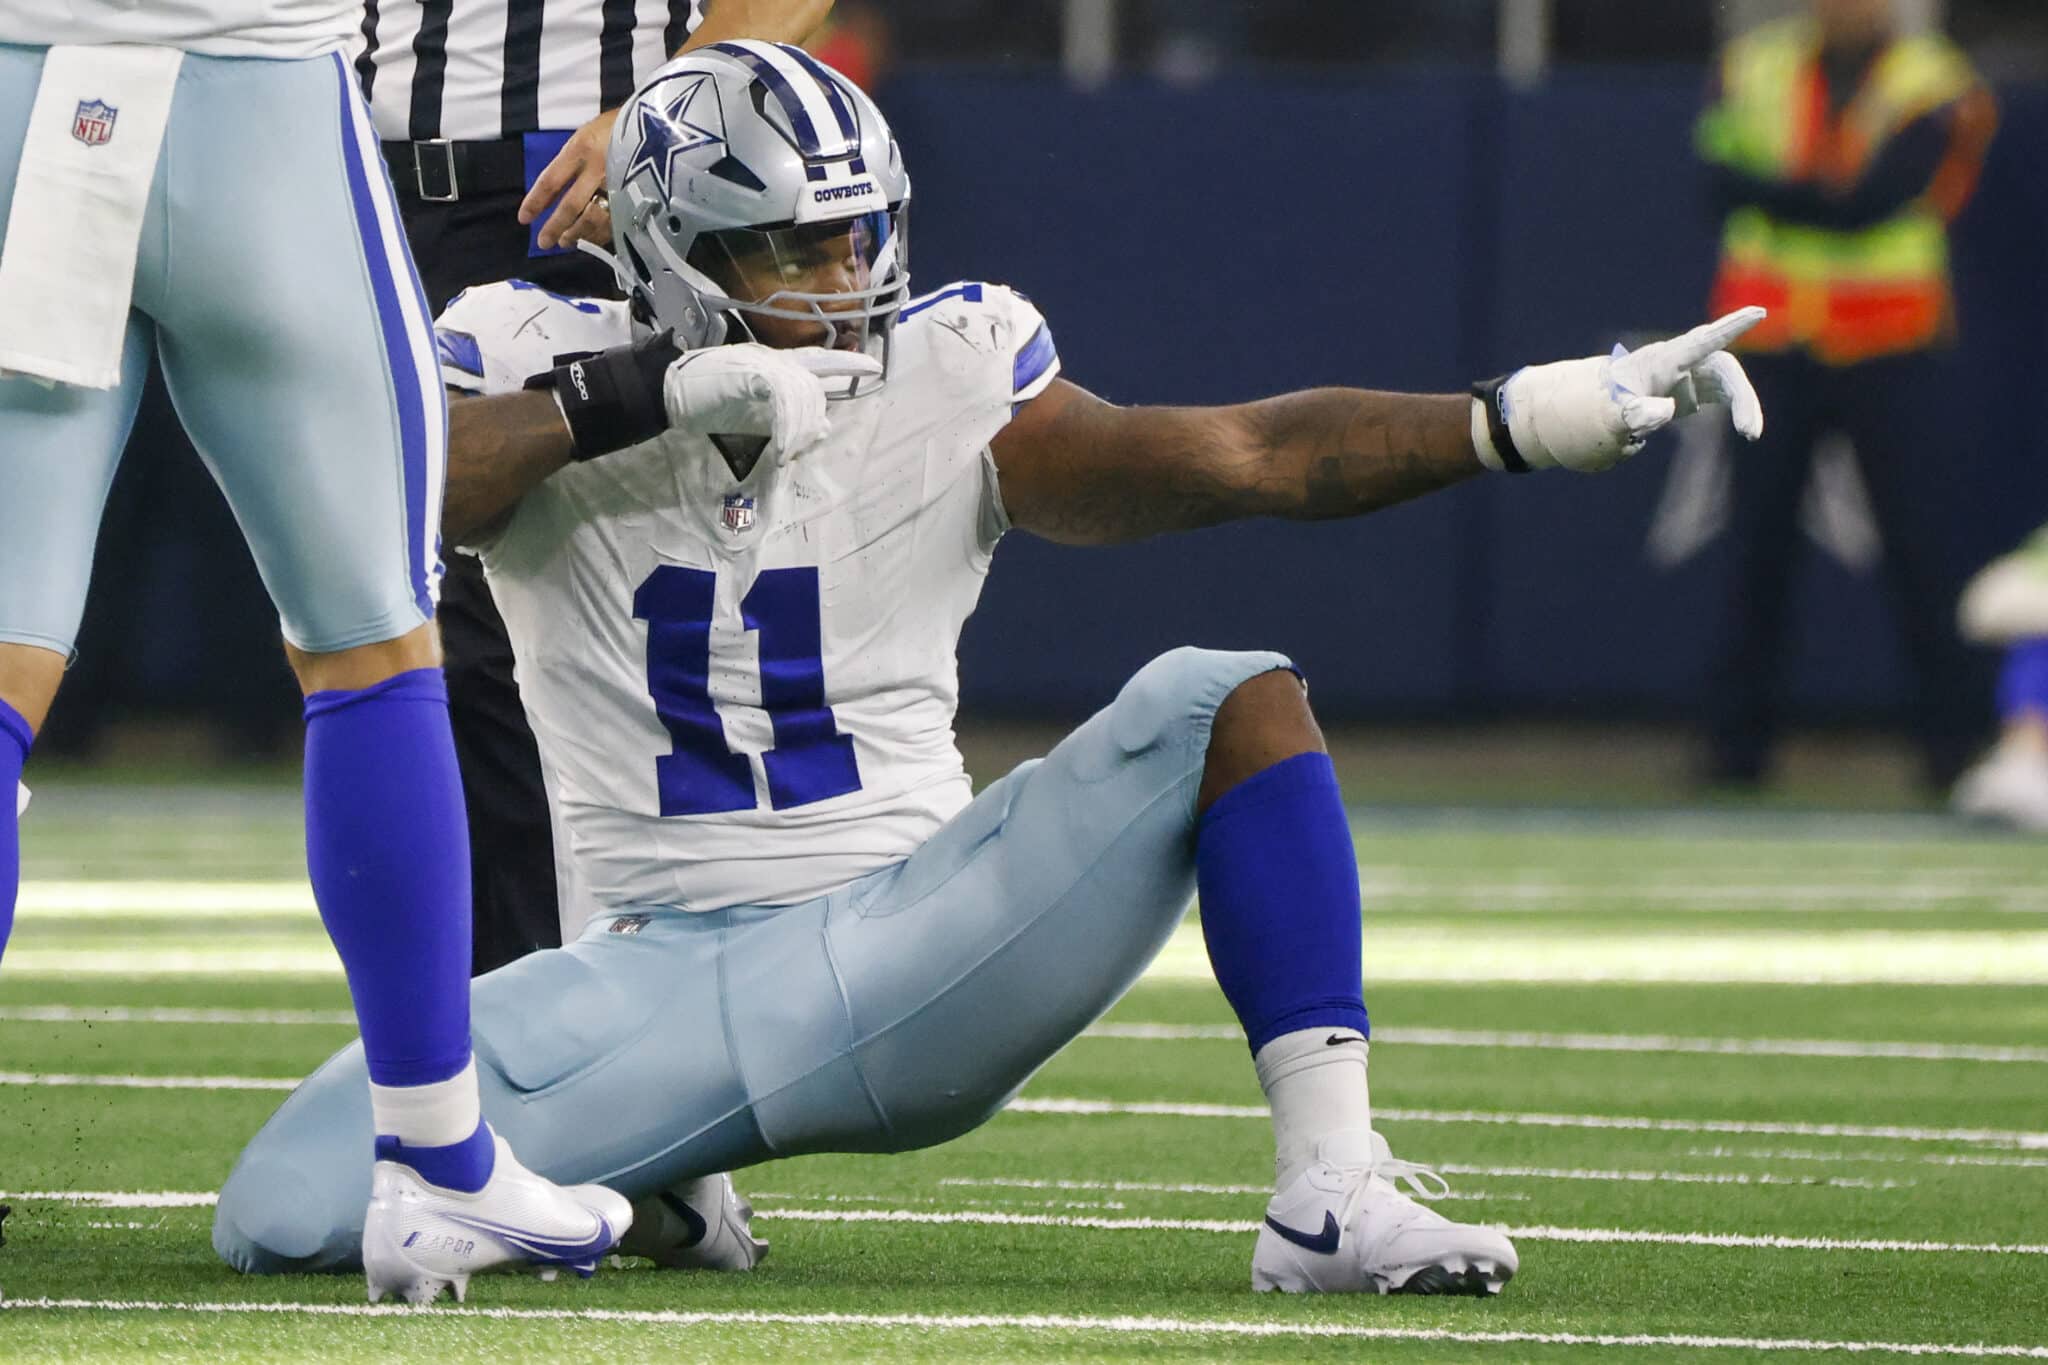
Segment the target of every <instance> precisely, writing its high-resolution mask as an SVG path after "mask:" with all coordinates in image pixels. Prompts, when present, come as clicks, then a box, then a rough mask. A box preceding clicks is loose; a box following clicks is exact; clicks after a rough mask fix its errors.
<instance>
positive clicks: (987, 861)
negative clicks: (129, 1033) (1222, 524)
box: [213, 649, 1291, 1274]
mask: <svg viewBox="0 0 2048 1365" xmlns="http://www.w3.org/2000/svg"><path fill="white" fill-rule="evenodd" d="M1290 666H1291V665H1290V664H1289V663H1288V661H1287V660H1286V659H1285V658H1283V657H1282V656H1280V655H1278V654H1265V653H1218V652H1214V651H1209V650H1200V649H1180V650H1175V651H1174V652H1172V653H1170V654H1166V655H1163V656H1161V657H1160V658H1158V659H1155V660H1153V661H1152V662H1151V663H1150V664H1148V665H1146V666H1145V668H1144V669H1142V670H1141V671H1140V672H1139V673H1138V674H1137V676H1136V677H1134V678H1132V679H1131V681H1130V682H1129V683H1128V684H1126V685H1125V687H1124V689H1123V691H1122V692H1121V693H1119V694H1118V696H1117V698H1116V700H1115V701H1114V702H1112V703H1111V704H1110V705H1109V706H1108V707H1107V708H1105V709H1104V710H1102V711H1100V712H1098V713H1097V714H1096V715H1095V716H1094V717H1093V718H1092V719H1090V720H1089V721H1088V722H1087V723H1086V724H1084V725H1083V726H1082V727H1081V728H1080V729H1078V730H1076V731H1075V732H1074V733H1073V734H1071V735H1069V736H1068V737H1067V738H1066V739H1065V740H1063V741H1061V743H1060V744H1059V745H1058V746H1057V747H1055V748H1054V749H1053V751H1052V752H1051V753H1050V754H1048V755H1047V756H1046V757H1045V758H1043V759H1034V760H1032V761H1030V762H1028V763H1025V764H1022V765H1021V766H1019V767H1018V768H1017V769H1016V770H1015V771H1014V772H1012V773H1010V774H1009V775H1008V776H1007V777H1005V778H1003V779H1002V780H1001V781H1000V782H997V783H996V784H995V785H993V786H991V787H989V788H988V789H986V790H985V791H983V792H982V793H981V794H980V795H979V796H978V797H976V798H975V800H974V802H973V804H971V805H970V806H968V807H967V809H966V810H964V811H962V812H961V813H960V814H959V815H958V816H957V817H955V818H954V819H953V820H952V821H950V822H948V823H947V824H946V825H945V826H944V827H943V828H942V829H941V830H940V831H939V832H938V834H936V835H935V836H933V838H932V839H931V841H930V842H929V843H927V844H925V845H924V847H922V848H920V849H919V850H918V851H917V852H916V853H914V854H912V855H911V856H910V858H908V859H907V860H905V861H904V862H901V863H899V864H897V865H896V866H894V867H891V868H887V869H885V870H883V871H880V872H876V873H873V874H871V875H869V876H867V877H864V878H862V879H861V880H859V881H856V882H854V883H852V884H850V885H848V886H844V887H841V888H840V889H839V890H837V891H834V892H832V893H830V894H829V895H825V896H822V897H819V898H818V899H816V900H812V901H807V902H804V903H803V904H801V905H791V906H785V907H781V908H761V907H738V908H733V909H726V910H718V911H711V912H708V913H688V912H683V911H676V910H663V909H658V908H653V907H649V908H647V909H645V910H642V911H639V912H635V913H622V912H620V911H617V910H613V911H610V912H608V913H605V914H600V915H599V916H597V917H596V918H595V919H594V920H592V921H591V923H590V924H589V925H588V926H587V927H586V928H585V930H584V932H583V935H582V937H581V938H579V939H578V940H577V941H576V942H574V943H572V944H570V945H569V946H567V947H565V948H560V949H554V950H551V951H546V952H539V953H535V954H533V955H532V956H530V957H526V958H522V959H521V960H519V961H518V962H515V963H513V964H512V965H510V966H508V967H504V968H501V969H500V970H498V971H495V972H492V973H491V974H490V975H488V976H485V977H482V978H480V979H479V980H478V981H477V982H476V984H475V987H474V993H473V996H472V999H473V1001H474V1008H473V1019H474V1027H475V1034H476V1054H477V1070H478V1074H479V1077H480V1079H481V1081H482V1089H483V1106H484V1115H485V1117H486V1118H488V1119H489V1120H490V1122H491V1125H492V1127H494V1128H495V1129H496V1130H497V1131H498V1132H499V1133H501V1134H502V1135H503V1136H504V1137H505V1138H506V1139H507V1140H508V1141H509V1142H510V1143H511V1144H512V1148H513V1150H514V1151H515V1152H517V1153H518V1154H519V1157H520V1159H521V1160H522V1161H524V1162H525V1163H526V1164H527V1165H529V1166H531V1167H532V1168H533V1169H535V1170H537V1171H540V1172H541V1173H543V1174H545V1175H547V1176H549V1177H551V1178H553V1179H555V1180H559V1181H564V1182H580V1181H602V1182H603V1183H605V1184H607V1185H610V1186H613V1187H614V1188H616V1189H618V1190H619V1191H621V1192H622V1193H624V1194H627V1195H629V1196H633V1197H638V1196H640V1195H644V1194H648V1193H651V1192H653V1191H656V1190H659V1189H663V1188H666V1187H667V1186H669V1185H672V1184H674V1183H675V1182H677V1181H679V1180H682V1179H684V1178H687V1177H691V1176H696V1175H702V1174H705V1173H708V1172H712V1171H720V1170H731V1169H734V1168H736V1167H740V1166H746V1165H750V1164H752V1163H754V1162H759V1161H766V1160H769V1159H770V1158H773V1157H781V1156H794V1155H796V1154H798V1153H802V1152H821V1151H834V1152H896V1151H906V1150H909V1149H911V1148H915V1147H926V1146H930V1145H931V1144H933V1143H937V1142H944V1141H946V1140H947V1139H949V1138H953V1137H957V1136H959V1135H960V1134H962V1133H965V1132H967V1131H968V1130H969V1129H971V1128H974V1127H976V1126H978V1125H979V1124H981V1123H982V1122H983V1121H985V1120H986V1119H988V1118H989V1117H990V1116H991V1115H993V1114H994V1113H995V1112H996V1111H997V1110H999V1109H1001V1108H1002V1107H1003V1105H1004V1104H1005V1103H1006V1102H1007V1101H1008V1100H1009V1098H1010V1096H1012V1095H1014V1094H1015V1093H1016V1092H1017V1090H1018V1089H1019V1088H1020V1087H1021V1086H1023V1084H1024V1082H1025V1081H1026V1080H1027V1079H1029V1078H1030V1076H1031V1073H1032V1072H1034V1071H1036V1070H1037V1069H1038V1068H1039V1067H1040V1066H1042V1065H1043V1064H1044V1063H1045V1062H1046V1061H1047V1060H1048V1059H1049V1058H1050V1057H1051V1056H1052V1055H1053V1054H1054V1053H1055V1052H1057V1051H1058V1050H1059V1049H1060V1048H1061V1047H1063V1046H1065V1045H1066V1044H1067V1042H1068V1041H1070V1040H1071V1039H1073V1038H1074V1037H1075V1036H1076V1035H1078V1034H1079V1033H1080V1032H1081V1030H1083V1029H1084V1028H1086V1027H1087V1026H1088V1025H1089V1024H1090V1023H1091V1022H1093V1021H1094V1020H1095V1019H1096V1018H1098V1017H1099V1016H1100V1015H1101V1014H1102V1013H1103V1011H1105V1010H1107V1009H1108V1008H1109V1007H1110V1006H1111V1005H1112V1004H1114V1003H1115V1002H1116V1000H1117V998H1118V997H1119V996H1121V995H1122V994H1123V993H1124V991H1126V990H1127V989H1129V987H1130V985H1131V983H1132V982H1133V981H1135V980H1137V978H1138V976H1139V974H1140V973H1141V972H1143V971H1144V970H1145V967H1146V964H1148V963H1149V962H1151V960H1152V959H1153V957H1154V956H1156V955H1157V954H1158V952H1159V950H1160V948H1161V947H1163V946H1164V945H1165V943H1166V941H1167V938H1168V937H1169V936H1170V935H1171V934H1172V933H1173V931H1174V928H1175V926H1176V925H1178V924H1179V923H1180V920H1181V916H1182V914H1183V913H1184V912H1185V911H1186V909H1187V905H1188V900H1189V897H1190V896H1191V895H1192V894H1193V892H1194V885H1195V797H1196V792H1197V790H1198V788H1199V787H1200V785H1201V780H1202V767H1203V763H1204V760H1205V758H1206V755H1207V753H1208V745H1209V728H1210V724H1211V722H1212V721H1213V720H1214V719H1215V715H1216V709H1217V708H1218V707H1219V706H1221V705H1222V704H1223V700H1224V698H1225V697H1227V696H1229V695H1230V693H1231V692H1232V691H1234V690H1235V689H1236V688H1237V687H1238V685H1239V684H1241V683H1243V682H1245V681H1247V680H1249V679H1251V678H1253V677H1256V676H1258V675H1260V674H1262V673H1266V672H1270V671H1272V670H1274V669H1279V668H1287V667H1290ZM366 1079H367V1078H366V1075H365V1072H364V1069H363V1052H362V1046H361V1045H360V1044H351V1045H350V1046H348V1047H346V1048H344V1049H343V1050H342V1051H341V1052H339V1053H337V1054H336V1055H335V1056H334V1057H333V1058H332V1059H331V1060H329V1061H328V1062H327V1064H326V1065H325V1066H323V1067H321V1068H320V1070H319V1071H317V1072H315V1073H314V1074H313V1075H312V1076H311V1077H310V1078H308V1079H307V1080H306V1082H305V1083H304V1084H303V1085H301V1086H300V1087H299V1088H298V1090H296V1091H295V1092H293V1094H292V1096H291V1097H290V1098H289V1099H287V1100H286V1101H285V1103H284V1106H283V1107H282V1108H281V1109H279V1110H278V1112H277V1113H276V1115H274V1116H273V1117H272V1118H271V1120H270V1122H269V1123H267V1124H266V1125H264V1127H263V1130H262V1131H261V1132H259V1133H258V1134H257V1135H256V1137H255V1139H254V1140H253V1141H251V1142H250V1144H249V1146H248V1149H247V1150H246V1151H244V1152H243V1153H242V1157H241V1160H240V1161H239V1162H238V1163H237V1164H236V1166H235V1169H234V1172H233V1173H232V1174H231V1175H230V1176H229V1177H228V1182H227V1186H226V1188H225V1189H223V1190H222V1191H221V1196H220V1205H219V1208H218V1210H217V1211H216V1214H215V1218H214V1226H213V1245H214V1249H215V1250H216V1251H218V1252H219V1253H220V1255H221V1257H222V1259H224V1260H225V1261H227V1263H228V1264H229V1265H231V1266H234V1267H235V1268H236V1269H238V1270H244V1271H251V1272H256V1273H262V1274H268V1273H277V1272H284V1271H299V1270H329V1269H344V1268H349V1267H352V1266H354V1265H356V1264H358V1256H359V1249H360V1245H361V1241H362V1229H363V1212H364V1209H365V1208H366V1206H367V1205H368V1203H369V1197H370V1149H371V1141H370V1140H371V1136H372V1134H371V1132H370V1103H369V1094H368V1091H367V1089H366V1086H365V1082H366Z"/></svg>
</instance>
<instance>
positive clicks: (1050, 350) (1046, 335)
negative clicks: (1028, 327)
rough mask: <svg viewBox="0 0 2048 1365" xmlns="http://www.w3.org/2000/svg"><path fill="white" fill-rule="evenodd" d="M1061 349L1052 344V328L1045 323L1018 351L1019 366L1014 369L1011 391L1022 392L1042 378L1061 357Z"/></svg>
mask: <svg viewBox="0 0 2048 1365" xmlns="http://www.w3.org/2000/svg"><path fill="white" fill-rule="evenodd" d="M1059 358H1060V357H1059V351H1058V350H1056V349H1055V348H1054V346H1053V344H1052V329H1051V328H1050V327H1048V326H1046V325H1045V324H1044V323H1042V322H1041V323H1039V324H1038V330H1037V331H1035V332H1033V333H1032V334H1031V340H1029V341H1027V342H1025V343H1024V349H1023V350H1021V351H1019V352H1017V366H1016V369H1015V370H1014V371H1012V378H1011V384H1010V391H1011V392H1012V393H1022V392H1023V391H1024V390H1025V389H1027V388H1030V387H1031V386H1032V385H1033V384H1035V383H1037V382H1038V381H1039V380H1040V379H1042V378H1044V377H1045V372H1046V371H1047V370H1049V369H1051V368H1052V367H1053V363H1054V362H1055V361H1057V360H1058V359H1059Z"/></svg>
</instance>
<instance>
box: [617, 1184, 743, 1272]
mask: <svg viewBox="0 0 2048 1365" xmlns="http://www.w3.org/2000/svg"><path fill="white" fill-rule="evenodd" d="M753 1219H754V1206H753V1205H752V1204H749V1203H748V1202H747V1201H746V1200H744V1199H742V1198H740V1197H739V1194H738V1192H737V1191H735V1190H734V1189H733V1187H732V1177H731V1176H729V1175H725V1174H719V1175H707V1176H703V1177H701V1178H700V1179H697V1180H685V1181H684V1182H683V1183H682V1184H680V1185H673V1186H670V1187H669V1188H668V1189H665V1190H663V1191H661V1192H660V1193H659V1194H650V1195H648V1196H647V1197H646V1198H645V1199H636V1200H634V1201H633V1230H632V1231H631V1232H630V1233H628V1234H627V1235H626V1236H625V1237H624V1238H623V1239H621V1240H620V1242H619V1254H620V1255H621V1256H645V1257H646V1258H647V1259H648V1260H650V1261H653V1262H654V1263H655V1264H656V1265H659V1266H665V1267H667V1268H669V1269H671V1270H752V1269H753V1268H754V1267H755V1266H757V1265H759V1264H760V1263H761V1258H762V1257H764V1256H766V1255H767V1254H768V1243H766V1242H764V1241H762V1240H761V1239H760V1238H758V1237H756V1236H754V1230H753Z"/></svg>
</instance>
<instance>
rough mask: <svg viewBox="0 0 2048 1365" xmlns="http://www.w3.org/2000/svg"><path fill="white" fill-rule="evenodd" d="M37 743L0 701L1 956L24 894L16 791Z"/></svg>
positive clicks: (25, 722)
mask: <svg viewBox="0 0 2048 1365" xmlns="http://www.w3.org/2000/svg"><path fill="white" fill-rule="evenodd" d="M34 743H35V733H34V732H33V731H31V730H30V729H29V728H28V722H27V721H25V720H23V719H22V718H21V713H20V712H19V711H16V710H15V709H14V708H13V707H11V706H9V705H8V704H7V703H6V702H4V701H0V801H4V802H6V804H7V811H6V813H5V814H4V815H0V955H5V954H6V952H7V936H8V935H9V934H11V933H13V932H14V899H15V897H16V896H17V895H19V894H20V891H21V821H20V819H19V818H18V817H17V816H16V815H15V813H14V788H15V784H16V783H18V782H20V781H21V765H22V764H24V763H26V762H27V761H28V751H29V746H30V745H32V744H34Z"/></svg>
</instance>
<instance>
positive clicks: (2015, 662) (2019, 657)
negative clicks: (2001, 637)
mask: <svg viewBox="0 0 2048 1365" xmlns="http://www.w3.org/2000/svg"><path fill="white" fill-rule="evenodd" d="M2025 711H2033V712H2037V713H2041V714H2048V638H2044V639H2038V640H2022V641H2020V642H2019V643H2018V644H2016V645H2014V646H2013V647H2012V648H2010V649H2008V650H2006V652H2005V667H2004V669H2003V670H2001V671H2000V673H1999V677H1998V714H1999V717H2000V718H2001V719H2004V720H2011V719H2012V718H2013V717H2014V716H2017V715H2019V714H2021V713H2022V712H2025Z"/></svg>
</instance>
